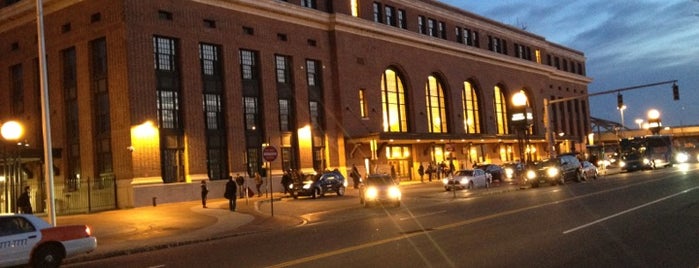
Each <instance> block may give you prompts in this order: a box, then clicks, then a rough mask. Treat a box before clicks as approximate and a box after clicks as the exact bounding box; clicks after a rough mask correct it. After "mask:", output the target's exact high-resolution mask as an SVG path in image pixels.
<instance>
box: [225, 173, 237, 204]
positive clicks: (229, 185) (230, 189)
mask: <svg viewBox="0 0 699 268" xmlns="http://www.w3.org/2000/svg"><path fill="white" fill-rule="evenodd" d="M236 184H237V183H236V182H235V181H234V180H233V177H231V176H228V182H226V191H225V192H223V197H225V198H226V199H228V209H230V210H231V211H235V197H236V194H237V193H238V190H237V189H236Z"/></svg>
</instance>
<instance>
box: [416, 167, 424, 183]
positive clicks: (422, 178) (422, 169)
mask: <svg viewBox="0 0 699 268" xmlns="http://www.w3.org/2000/svg"><path fill="white" fill-rule="evenodd" d="M417 174H420V182H425V179H424V176H425V167H424V166H423V165H422V162H421V163H420V166H419V167H418V168H417Z"/></svg>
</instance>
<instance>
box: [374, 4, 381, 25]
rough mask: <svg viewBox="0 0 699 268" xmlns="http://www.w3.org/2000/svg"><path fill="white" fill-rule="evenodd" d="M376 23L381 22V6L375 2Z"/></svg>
mask: <svg viewBox="0 0 699 268" xmlns="http://www.w3.org/2000/svg"><path fill="white" fill-rule="evenodd" d="M373 8H374V22H381V4H379V3H378V2H374V4H373Z"/></svg>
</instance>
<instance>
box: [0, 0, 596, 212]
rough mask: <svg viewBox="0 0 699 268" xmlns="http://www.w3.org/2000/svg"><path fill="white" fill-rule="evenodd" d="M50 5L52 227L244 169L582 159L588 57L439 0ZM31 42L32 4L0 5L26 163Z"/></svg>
mask: <svg viewBox="0 0 699 268" xmlns="http://www.w3.org/2000/svg"><path fill="white" fill-rule="evenodd" d="M44 3H45V4H44V29H45V37H44V40H45V42H46V53H47V58H46V62H47V71H48V84H47V86H48V88H49V92H50V94H49V96H48V100H49V104H50V110H49V114H50V117H51V126H50V128H51V131H52V140H53V147H54V148H53V149H54V151H56V152H57V153H56V157H55V159H54V161H55V162H54V165H55V168H54V174H55V178H56V181H55V188H56V203H57V208H58V210H57V211H58V213H59V214H69V213H84V212H90V211H96V210H105V209H117V208H127V207H135V206H144V205H150V204H151V202H156V201H155V200H156V199H157V200H158V201H157V202H178V201H185V200H196V199H198V198H199V197H198V194H199V192H198V191H199V188H198V187H199V183H198V182H199V181H200V180H205V179H206V180H211V183H212V185H211V186H210V187H219V186H220V187H223V186H222V185H223V183H225V180H226V179H227V178H228V176H231V175H232V176H236V175H237V174H241V175H244V176H245V177H247V178H248V180H249V181H250V179H249V178H250V177H251V176H253V175H254V173H256V172H259V173H260V174H262V175H263V176H269V177H271V178H272V179H274V180H276V181H278V179H279V177H280V176H281V174H282V172H283V170H289V169H295V170H301V171H303V172H313V171H322V170H333V169H338V170H340V171H341V172H343V173H345V174H346V171H347V170H348V169H349V168H351V167H352V166H353V165H356V166H357V167H358V168H359V170H360V172H361V173H362V174H366V173H369V172H390V170H391V168H392V169H394V170H395V172H396V175H397V176H398V178H399V179H400V180H419V176H418V175H417V168H418V166H419V165H423V166H425V167H426V166H427V165H429V164H430V163H432V164H439V163H442V162H448V163H449V164H448V165H454V166H455V167H456V168H460V167H470V166H471V165H473V164H474V163H496V164H501V163H507V162H515V161H533V160H539V159H543V158H547V157H548V156H549V155H551V154H553V153H555V152H559V153H560V152H570V151H579V152H582V151H584V150H585V148H586V144H587V136H588V134H589V133H591V129H590V120H589V118H590V108H589V103H588V101H587V98H586V97H585V96H586V94H587V93H588V88H587V87H588V84H589V83H590V82H591V78H589V77H587V76H586V69H585V55H584V53H583V52H581V51H577V50H575V49H574V48H569V47H565V46H562V45H560V44H556V43H553V42H550V41H547V40H546V38H545V37H542V36H539V35H536V34H533V33H530V32H527V31H524V30H522V29H519V28H517V27H514V26H510V25H506V24H503V23H499V22H496V21H494V20H491V19H488V18H485V17H482V16H479V15H476V14H473V13H471V12H469V11H466V10H462V9H459V8H456V7H453V6H450V5H447V4H444V3H441V2H439V1H431V0H417V1H416V0H410V1H408V0H390V1H388V0H376V1H364V0H335V1H320V0H289V1H279V0H201V1H188V0H152V1H136V0H119V1H114V0H93V1H75V0H45V1H44ZM37 37H38V34H37V26H36V7H35V5H34V1H30V0H10V1H2V2H0V58H2V61H0V73H2V75H0V94H1V95H0V121H1V122H7V121H10V120H16V121H18V122H21V123H22V124H23V125H24V129H25V135H24V136H23V137H22V138H21V142H22V144H23V147H22V148H25V149H27V150H30V149H32V150H42V145H41V144H42V139H43V133H42V131H41V129H42V121H41V114H42V111H41V105H40V101H41V97H40V92H41V85H40V83H39V81H40V72H39V64H38V63H39V61H38V56H37V55H38V54H37V51H38V42H37ZM518 94H520V96H526V98H525V99H524V102H523V104H521V105H519V104H518V105H515V103H513V97H514V96H515V95H518ZM522 94H523V95H522ZM571 97H572V99H571V100H569V101H564V102H558V103H555V104H550V105H547V103H548V102H549V101H552V100H556V99H564V98H571ZM576 97H577V98H576ZM522 105H523V107H521V106H522ZM520 109H524V111H526V112H525V113H524V114H523V117H522V118H518V117H517V116H514V117H513V115H517V114H518V111H520ZM520 115H522V114H521V113H520ZM521 119H525V120H524V121H526V124H521V122H520V121H521ZM547 133H548V134H547ZM6 143H7V142H6ZM266 146H273V147H275V148H277V150H278V152H279V157H278V158H277V159H276V160H275V161H272V162H271V165H270V167H269V168H267V167H266V164H267V162H265V161H264V160H263V158H262V150H263V148H264V147H266ZM15 147H16V146H14V143H13V142H12V143H8V144H6V146H5V147H3V149H4V152H3V153H4V155H5V156H6V157H5V158H9V157H8V156H14V158H13V159H16V161H4V162H3V163H4V164H5V167H6V168H5V170H10V169H12V170H14V171H15V172H9V173H8V172H6V174H5V176H4V178H5V179H4V180H3V181H2V184H1V185H2V187H3V192H2V194H3V197H4V198H3V202H4V204H3V205H2V207H3V212H5V210H7V209H6V207H11V204H12V203H13V202H12V200H13V195H12V193H13V189H17V188H18V187H21V186H23V185H30V186H32V189H33V190H32V191H33V194H32V196H34V197H36V198H35V199H34V200H33V201H32V202H33V203H34V204H35V206H34V207H35V208H36V210H37V211H41V210H42V207H43V205H42V202H43V198H44V197H45V196H46V194H45V192H46V189H44V186H43V185H45V184H44V183H43V180H45V179H46V178H45V175H42V172H41V162H42V159H41V158H40V157H36V158H28V157H22V156H21V150H19V149H18V148H15ZM268 170H269V171H268ZM275 187H278V186H275ZM253 188H254V187H253ZM276 189H279V188H276ZM8 204H10V205H8Z"/></svg>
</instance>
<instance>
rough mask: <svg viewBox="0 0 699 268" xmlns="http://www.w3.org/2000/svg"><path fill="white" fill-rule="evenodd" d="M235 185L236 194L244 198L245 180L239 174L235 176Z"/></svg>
mask: <svg viewBox="0 0 699 268" xmlns="http://www.w3.org/2000/svg"><path fill="white" fill-rule="evenodd" d="M235 183H236V184H238V185H237V186H238V193H239V197H240V198H244V197H245V178H243V176H240V173H238V174H235Z"/></svg>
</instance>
